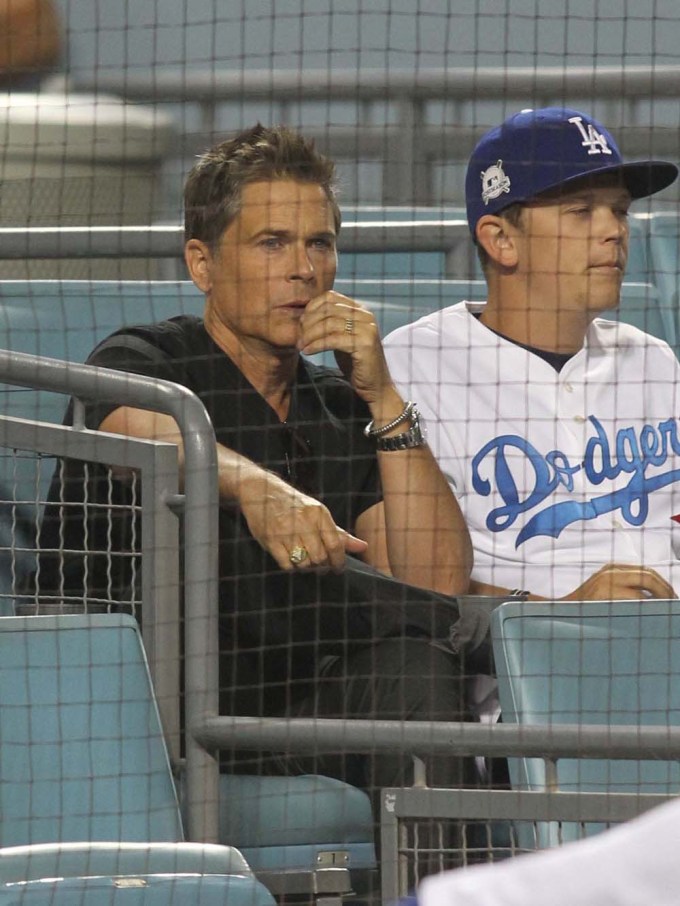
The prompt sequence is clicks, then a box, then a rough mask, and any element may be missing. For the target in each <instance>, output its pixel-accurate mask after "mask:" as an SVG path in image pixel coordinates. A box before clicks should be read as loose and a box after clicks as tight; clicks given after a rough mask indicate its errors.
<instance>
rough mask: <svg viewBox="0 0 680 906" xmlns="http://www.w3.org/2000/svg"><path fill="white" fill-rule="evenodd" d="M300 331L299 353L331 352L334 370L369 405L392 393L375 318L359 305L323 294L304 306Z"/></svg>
mask: <svg viewBox="0 0 680 906" xmlns="http://www.w3.org/2000/svg"><path fill="white" fill-rule="evenodd" d="M300 329H301V333H300V341H299V343H298V348H299V349H300V351H301V352H303V353H305V355H314V354H315V353H317V352H324V351H325V350H327V349H332V350H333V351H334V352H335V358H336V360H337V363H338V367H339V368H340V370H341V371H342V372H343V374H344V375H345V377H346V378H347V380H348V381H349V382H350V384H351V385H352V387H353V388H354V390H355V391H356V393H357V394H358V395H359V396H360V397H361V398H362V399H363V400H365V402H367V403H368V404H369V405H370V404H371V403H376V402H378V401H379V400H381V399H382V397H383V395H384V394H385V393H386V392H388V391H390V390H392V378H391V377H390V373H389V370H388V368H387V362H386V361H385V355H384V353H383V348H382V343H381V340H380V331H379V330H378V325H377V323H376V320H375V316H374V315H373V313H372V312H371V311H369V310H368V309H367V308H366V307H365V306H363V305H361V303H359V302H356V301H355V300H354V299H349V298H348V297H347V296H342V295H340V293H336V292H332V291H331V292H327V293H324V294H323V295H322V296H317V297H316V299H312V301H311V302H310V303H309V304H308V305H307V307H306V309H305V313H304V314H303V316H302V318H301V319H300Z"/></svg>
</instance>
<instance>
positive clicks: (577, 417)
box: [574, 415, 587, 422]
mask: <svg viewBox="0 0 680 906" xmlns="http://www.w3.org/2000/svg"><path fill="white" fill-rule="evenodd" d="M574 421H575V422H585V421H587V419H586V417H585V415H575V416H574Z"/></svg>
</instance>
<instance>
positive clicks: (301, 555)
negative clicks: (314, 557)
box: [288, 545, 309, 566]
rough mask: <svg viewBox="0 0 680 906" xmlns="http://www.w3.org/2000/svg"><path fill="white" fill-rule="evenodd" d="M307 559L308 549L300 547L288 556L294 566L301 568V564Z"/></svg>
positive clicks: (295, 548)
mask: <svg viewBox="0 0 680 906" xmlns="http://www.w3.org/2000/svg"><path fill="white" fill-rule="evenodd" d="M307 557H309V553H308V551H307V548H305V547H300V546H299V545H298V546H297V547H294V548H293V550H292V551H291V552H290V554H289V555H288V559H289V560H290V562H291V563H292V564H293V566H299V564H300V563H304V562H305V560H306V559H307Z"/></svg>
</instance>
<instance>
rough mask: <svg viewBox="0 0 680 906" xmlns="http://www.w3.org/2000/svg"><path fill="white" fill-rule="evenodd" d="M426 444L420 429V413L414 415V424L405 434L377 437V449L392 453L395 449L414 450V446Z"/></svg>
mask: <svg viewBox="0 0 680 906" xmlns="http://www.w3.org/2000/svg"><path fill="white" fill-rule="evenodd" d="M424 444H425V438H424V437H423V432H422V431H421V429H420V420H419V418H418V413H417V412H416V413H415V414H414V416H413V424H412V425H411V427H410V428H409V429H408V431H404V432H403V434H395V435H394V436H393V437H376V439H375V446H376V449H377V450H379V451H380V452H382V453H390V452H393V451H395V450H412V449H413V448H414V447H422V446H423V445H424Z"/></svg>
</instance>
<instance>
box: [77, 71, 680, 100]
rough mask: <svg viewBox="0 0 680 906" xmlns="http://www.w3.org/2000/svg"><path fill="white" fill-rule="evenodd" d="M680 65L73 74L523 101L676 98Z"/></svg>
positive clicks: (212, 87)
mask: <svg viewBox="0 0 680 906" xmlns="http://www.w3.org/2000/svg"><path fill="white" fill-rule="evenodd" d="M679 83H680V66H678V65H675V64H669V65H664V66H625V67H621V66H597V67H592V66H569V67H566V66H535V67H534V66H519V67H500V66H480V67H474V66H467V67H451V68H448V67H447V68H432V69H419V70H418V71H416V72H413V71H412V70H406V69H405V70H394V69H359V70H356V69H346V70H338V69H334V68H333V69H331V68H326V69H307V70H305V71H303V72H301V71H300V70H299V69H290V70H284V69H277V70H276V78H275V79H273V78H272V73H271V70H270V69H255V70H249V71H243V70H240V69H223V70H215V69H206V70H192V71H187V70H186V69H183V68H180V67H178V68H176V69H170V68H168V69H162V68H155V69H154V71H153V74H151V75H137V74H135V73H130V72H125V73H122V74H119V75H116V74H112V73H101V72H98V73H97V75H96V78H94V79H87V78H78V79H77V80H76V83H75V84H76V88H77V89H78V90H79V91H90V92H92V91H94V92H112V93H115V94H118V95H122V96H123V97H126V98H129V99H131V100H133V99H134V100H155V101H175V102H177V101H179V102H183V101H190V102H196V103H202V104H205V103H206V101H207V100H208V99H210V100H212V101H238V102H240V103H242V102H243V101H252V100H267V101H279V100H286V101H288V102H290V101H296V100H297V101H316V100H319V99H320V98H321V99H331V100H351V101H361V100H377V101H386V100H395V99H399V98H403V97H410V98H418V99H422V100H454V99H461V100H466V101H467V100H469V99H470V98H471V97H475V98H477V99H488V98H496V99H498V98H502V99H504V100H508V99H518V100H520V99H521V100H523V101H530V100H539V99H543V98H546V99H547V98H551V97H556V98H565V97H567V96H569V95H578V96H583V95H584V94H586V95H588V96H590V97H593V98H607V97H611V96H612V95H613V96H616V97H620V98H625V100H626V102H629V101H630V100H631V99H633V98H650V97H653V98H666V97H668V98H675V97H677V93H678V84H679Z"/></svg>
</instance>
